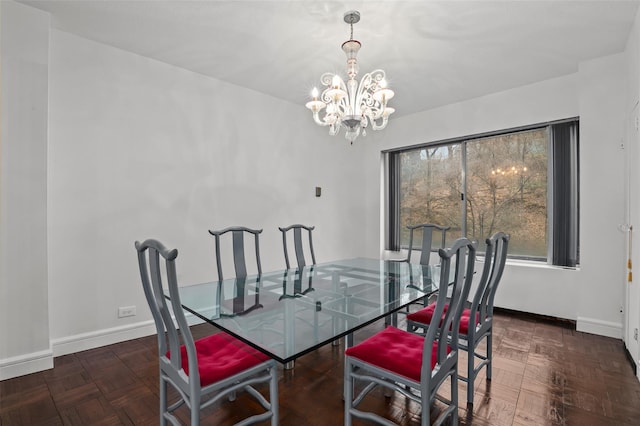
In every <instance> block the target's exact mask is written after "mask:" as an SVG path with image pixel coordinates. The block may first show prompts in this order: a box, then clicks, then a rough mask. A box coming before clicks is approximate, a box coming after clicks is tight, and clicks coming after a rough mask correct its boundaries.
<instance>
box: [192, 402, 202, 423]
mask: <svg viewBox="0 0 640 426" xmlns="http://www.w3.org/2000/svg"><path fill="white" fill-rule="evenodd" d="M191 426H200V398H194V396H193V395H191Z"/></svg>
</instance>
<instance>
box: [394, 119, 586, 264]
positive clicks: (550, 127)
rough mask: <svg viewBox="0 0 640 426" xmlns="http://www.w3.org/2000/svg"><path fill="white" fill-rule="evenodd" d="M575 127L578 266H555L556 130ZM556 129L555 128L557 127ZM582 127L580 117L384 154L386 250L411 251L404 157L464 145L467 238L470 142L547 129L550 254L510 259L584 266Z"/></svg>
mask: <svg viewBox="0 0 640 426" xmlns="http://www.w3.org/2000/svg"><path fill="white" fill-rule="evenodd" d="M567 123H568V124H573V125H574V126H575V144H574V145H572V146H571V150H573V154H572V155H573V157H572V158H570V159H569V160H570V161H572V166H575V171H574V172H573V175H572V177H571V178H570V179H571V180H572V184H573V185H575V187H574V190H575V194H572V196H574V197H575V206H574V207H573V208H574V210H575V211H573V212H572V214H574V215H575V223H574V226H575V228H576V233H575V238H574V240H575V241H571V242H570V243H569V245H575V250H576V259H575V264H569V265H562V264H557V265H556V264H555V263H554V261H553V260H554V248H556V249H557V242H554V238H555V236H554V228H555V227H556V226H557V225H556V224H555V220H556V218H555V215H554V212H555V211H556V209H555V207H554V197H555V190H556V186H557V182H556V181H555V179H556V177H557V176H556V173H555V171H554V161H555V158H556V148H555V147H554V140H553V135H554V129H556V128H557V126H561V125H565V124H567ZM554 126H555V127H554ZM579 127H580V118H579V117H571V118H565V119H561V120H554V121H547V122H542V123H536V124H531V125H526V126H518V127H512V128H507V129H502V130H497V131H490V132H483V133H477V134H471V135H466V136H461V137H454V138H448V139H443V140H438V141H433V142H428V143H420V144H414V145H410V146H404V147H399V148H394V149H389V150H384V151H382V154H383V155H384V159H385V174H386V176H385V194H386V196H385V198H386V199H385V203H386V208H385V211H386V212H387V217H386V220H385V230H386V232H385V234H386V235H385V240H384V246H385V249H386V250H392V251H398V250H400V249H403V248H407V247H404V246H402V245H401V241H400V201H399V199H400V178H399V176H400V161H399V158H400V154H402V153H404V152H410V151H415V150H419V149H425V148H430V149H432V148H437V147H440V146H447V145H453V144H460V145H461V149H462V153H461V164H460V167H461V171H460V172H461V183H462V186H461V191H462V192H461V196H463V198H464V199H462V200H461V201H460V205H461V209H460V210H461V212H460V214H461V219H462V220H461V232H462V235H467V229H466V227H467V217H466V215H467V212H466V206H467V204H466V203H467V197H466V192H467V176H466V174H467V172H466V168H467V142H471V141H474V140H477V139H482V138H491V137H498V136H503V135H508V134H514V133H519V132H525V131H531V130H539V129H546V131H547V206H546V209H547V224H546V225H547V238H546V240H547V241H546V247H547V254H546V257H543V256H527V255H508V258H509V259H518V260H525V261H533V262H537V263H543V262H544V263H546V264H548V265H556V266H560V267H574V268H575V267H578V266H579V265H580V232H579V229H580V155H579V152H580V137H579V133H580V132H579Z"/></svg>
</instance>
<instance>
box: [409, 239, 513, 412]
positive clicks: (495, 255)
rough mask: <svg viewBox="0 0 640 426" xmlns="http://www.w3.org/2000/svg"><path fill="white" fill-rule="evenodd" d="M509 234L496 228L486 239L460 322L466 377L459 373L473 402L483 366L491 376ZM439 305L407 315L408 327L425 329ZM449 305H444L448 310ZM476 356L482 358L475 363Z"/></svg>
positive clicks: (416, 330)
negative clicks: (475, 281) (497, 306)
mask: <svg viewBox="0 0 640 426" xmlns="http://www.w3.org/2000/svg"><path fill="white" fill-rule="evenodd" d="M509 238H510V237H509V235H508V234H505V233H504V232H496V233H495V234H493V235H492V236H491V237H490V238H487V240H486V250H485V257H484V267H483V269H482V275H481V277H480V280H479V281H478V285H477V287H476V291H475V294H474V296H473V300H472V301H471V306H470V307H469V308H468V309H464V311H463V312H462V317H461V319H460V326H459V330H458V331H459V333H458V336H459V343H458V344H459V347H460V349H461V350H463V351H465V352H467V354H468V355H467V377H464V376H461V375H459V376H458V377H459V379H460V380H461V381H464V382H467V404H469V405H473V394H474V388H475V379H476V377H477V376H478V373H480V371H481V370H482V368H484V367H486V377H487V380H491V363H492V351H493V303H494V299H495V296H496V291H497V289H498V284H499V283H500V281H501V279H502V274H503V272H504V267H505V264H506V261H507V249H508V247H509ZM435 309H436V305H435V304H433V303H432V304H431V305H429V306H427V307H426V308H423V309H421V310H419V311H416V312H413V313H411V314H409V315H407V330H408V331H410V332H414V333H415V332H419V330H423V332H424V330H426V329H427V328H428V327H429V324H431V323H432V322H433V318H438V316H437V315H436V314H435ZM446 309H447V306H446V305H445V311H446ZM473 318H475V320H473ZM485 339H486V348H485V350H484V351H481V350H480V348H481V347H482V345H481V343H482V342H483V341H484V340H485ZM476 359H478V360H480V362H479V363H478V364H477V365H476Z"/></svg>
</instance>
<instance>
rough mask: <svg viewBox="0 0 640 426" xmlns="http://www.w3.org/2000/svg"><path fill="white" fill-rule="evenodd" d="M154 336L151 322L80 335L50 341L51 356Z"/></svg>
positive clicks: (154, 329)
mask: <svg viewBox="0 0 640 426" xmlns="http://www.w3.org/2000/svg"><path fill="white" fill-rule="evenodd" d="M152 334H156V326H155V325H154V324H153V320H149V321H143V322H138V323H135V324H128V325H123V326H121V327H113V328H106V329H103V330H97V331H92V332H89V333H81V334H76V335H73V336H67V337H62V338H60V339H54V340H52V341H51V347H52V349H53V356H61V355H67V354H72V353H75V352H80V351H86V350H88V349H93V348H99V347H101V346H106V345H112V344H114V343H119V342H124V341H126V340H131V339H137V338H140V337H145V336H150V335H152Z"/></svg>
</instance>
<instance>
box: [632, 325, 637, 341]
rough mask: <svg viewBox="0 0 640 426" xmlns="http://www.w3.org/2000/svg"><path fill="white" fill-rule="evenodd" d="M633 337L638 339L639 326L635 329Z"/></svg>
mask: <svg viewBox="0 0 640 426" xmlns="http://www.w3.org/2000/svg"><path fill="white" fill-rule="evenodd" d="M633 338H634V339H635V340H638V329H637V328H636V329H635V330H633Z"/></svg>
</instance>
